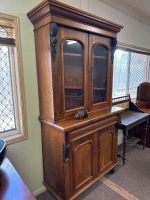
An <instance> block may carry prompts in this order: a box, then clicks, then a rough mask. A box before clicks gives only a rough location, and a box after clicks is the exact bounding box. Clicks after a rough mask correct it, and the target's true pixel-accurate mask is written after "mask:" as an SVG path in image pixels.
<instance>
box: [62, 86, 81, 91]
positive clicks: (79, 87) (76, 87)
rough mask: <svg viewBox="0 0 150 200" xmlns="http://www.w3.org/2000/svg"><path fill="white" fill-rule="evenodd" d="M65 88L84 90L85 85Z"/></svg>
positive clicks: (66, 87)
mask: <svg viewBox="0 0 150 200" xmlns="http://www.w3.org/2000/svg"><path fill="white" fill-rule="evenodd" d="M65 89H68V90H72V89H77V90H83V87H81V86H65Z"/></svg>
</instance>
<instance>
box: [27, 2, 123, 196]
mask: <svg viewBox="0 0 150 200" xmlns="http://www.w3.org/2000/svg"><path fill="white" fill-rule="evenodd" d="M27 15H28V17H29V19H30V20H31V22H32V23H33V25H34V34H35V48H36V62H37V75H38V88H39V103H40V117H39V120H40V122H41V133H42V149H43V171H44V185H45V186H46V187H47V188H48V189H49V190H50V191H51V192H52V193H53V194H54V195H55V196H56V197H57V199H63V200H69V199H74V198H75V197H76V196H78V195H79V194H80V193H81V192H82V191H84V190H85V189H86V188H88V187H89V186H90V185H91V184H93V183H94V182H95V181H96V180H98V179H99V178H100V177H102V176H103V175H104V174H106V173H107V172H108V171H110V170H111V169H113V168H114V167H115V166H116V164H117V125H118V122H119V115H120V113H121V112H122V110H123V109H121V108H117V107H114V106H112V75H113V55H114V50H115V46H116V43H117V41H116V37H117V33H118V32H119V31H120V30H121V28H123V27H122V26H121V25H118V24H115V23H112V22H110V21H108V20H105V19H102V18H99V17H97V16H95V15H92V14H90V13H87V12H83V11H82V10H79V9H76V8H73V7H71V6H68V5H66V4H63V3H60V2H58V1H54V0H45V1H43V2H42V3H41V4H39V5H38V6H37V7H35V8H34V9H33V10H31V11H30V12H29V13H28V14H27ZM79 110H81V113H83V110H84V111H85V110H86V114H87V112H88V116H87V117H85V118H82V117H81V118H82V119H76V118H75V117H74V116H75V114H76V113H77V112H78V111H79ZM79 116H80V111H79ZM83 116H84V115H83Z"/></svg>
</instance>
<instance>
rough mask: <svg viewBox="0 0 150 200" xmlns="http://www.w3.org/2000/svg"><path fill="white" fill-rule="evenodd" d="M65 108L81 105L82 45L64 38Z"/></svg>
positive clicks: (82, 100) (82, 99)
mask: <svg viewBox="0 0 150 200" xmlns="http://www.w3.org/2000/svg"><path fill="white" fill-rule="evenodd" d="M63 56H64V93H65V110H70V109H74V108H77V107H82V106H83V105H84V97H83V91H84V88H83V85H84V81H83V80H84V79H83V76H84V75H83V73H84V72H83V69H84V68H83V47H82V45H81V43H80V42H78V41H75V40H66V41H65V42H64V45H63Z"/></svg>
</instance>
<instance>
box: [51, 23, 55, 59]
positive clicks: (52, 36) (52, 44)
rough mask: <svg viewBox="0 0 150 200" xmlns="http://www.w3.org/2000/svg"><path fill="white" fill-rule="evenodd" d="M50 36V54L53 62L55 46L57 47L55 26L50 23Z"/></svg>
mask: <svg viewBox="0 0 150 200" xmlns="http://www.w3.org/2000/svg"><path fill="white" fill-rule="evenodd" d="M50 35H51V54H52V58H53V60H54V59H55V57H56V45H57V38H56V36H57V24H56V23H50Z"/></svg>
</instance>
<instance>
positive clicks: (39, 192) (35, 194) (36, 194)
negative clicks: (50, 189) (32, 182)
mask: <svg viewBox="0 0 150 200" xmlns="http://www.w3.org/2000/svg"><path fill="white" fill-rule="evenodd" d="M45 191H46V187H45V186H43V187H41V188H40V189H38V190H36V191H35V192H33V195H34V196H35V197H36V196H38V195H39V194H41V193H43V192H45Z"/></svg>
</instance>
